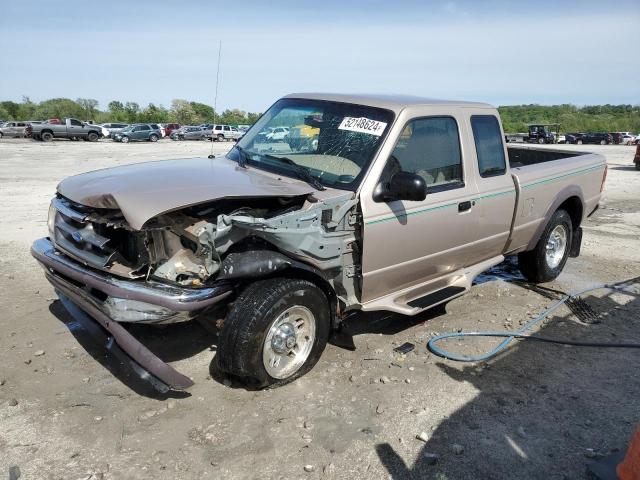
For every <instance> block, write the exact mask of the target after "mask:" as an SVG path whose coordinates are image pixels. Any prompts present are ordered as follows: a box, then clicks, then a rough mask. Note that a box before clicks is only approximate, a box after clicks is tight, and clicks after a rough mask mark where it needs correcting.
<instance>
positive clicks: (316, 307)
mask: <svg viewBox="0 0 640 480" xmlns="http://www.w3.org/2000/svg"><path fill="white" fill-rule="evenodd" d="M329 324H330V315H329V302H328V300H327V297H326V295H325V294H324V292H323V291H322V290H321V289H320V288H318V287H317V286H316V285H315V284H313V283H311V282H309V281H307V280H302V279H292V278H270V279H266V280H260V281H257V282H255V283H253V284H251V285H249V286H248V287H247V288H246V289H245V290H244V291H243V292H242V293H241V294H240V296H239V297H238V298H237V299H236V301H235V302H234V304H233V307H232V308H231V311H230V312H229V315H228V316H227V318H226V319H225V321H224V327H223V329H222V333H221V335H220V342H219V343H218V352H217V354H216V361H217V363H218V366H219V367H220V369H221V370H223V371H225V372H227V373H230V374H232V375H235V376H237V377H241V378H243V379H246V380H249V381H250V382H251V383H252V384H253V385H255V386H258V387H260V388H265V387H275V386H280V385H284V384H286V383H289V382H291V381H293V380H295V379H296V378H299V377H301V376H302V375H304V374H305V373H307V372H309V371H310V370H311V369H312V368H313V367H314V365H315V364H316V363H317V362H318V360H319V359H320V356H321V355H322V352H323V350H324V348H325V346H326V344H327V340H328V338H329V326H330V325H329Z"/></svg>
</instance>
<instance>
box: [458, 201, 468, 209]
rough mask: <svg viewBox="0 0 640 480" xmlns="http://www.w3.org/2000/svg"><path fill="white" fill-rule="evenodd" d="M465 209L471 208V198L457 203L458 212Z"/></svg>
mask: <svg viewBox="0 0 640 480" xmlns="http://www.w3.org/2000/svg"><path fill="white" fill-rule="evenodd" d="M467 210H471V200H467V201H466V202H460V203H459V204H458V212H466V211H467Z"/></svg>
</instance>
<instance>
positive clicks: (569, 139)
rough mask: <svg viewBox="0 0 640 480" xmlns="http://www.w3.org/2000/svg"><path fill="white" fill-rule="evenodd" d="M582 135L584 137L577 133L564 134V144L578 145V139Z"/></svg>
mask: <svg viewBox="0 0 640 480" xmlns="http://www.w3.org/2000/svg"><path fill="white" fill-rule="evenodd" d="M582 135H584V133H577V132H573V133H565V134H564V139H565V143H578V139H579V138H581V137H582Z"/></svg>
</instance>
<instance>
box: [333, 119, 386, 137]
mask: <svg viewBox="0 0 640 480" xmlns="http://www.w3.org/2000/svg"><path fill="white" fill-rule="evenodd" d="M386 126H387V124H386V123H385V122H379V121H377V120H371V119H369V118H366V117H344V119H343V120H342V122H341V123H340V126H339V127H338V130H350V131H352V132H360V133H368V134H369V135H375V136H376V137H379V136H380V135H382V132H384V129H385V127H386Z"/></svg>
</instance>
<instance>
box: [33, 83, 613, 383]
mask: <svg viewBox="0 0 640 480" xmlns="http://www.w3.org/2000/svg"><path fill="white" fill-rule="evenodd" d="M301 125H306V126H308V127H309V128H308V129H307V130H308V131H307V132H306V135H307V136H308V135H313V136H314V137H315V141H314V142H308V143H307V144H306V145H305V148H302V149H300V148H291V147H290V146H289V144H288V143H287V142H282V141H276V140H274V141H273V142H269V141H267V140H266V139H265V138H264V135H260V132H262V131H265V130H266V129H268V128H270V127H280V126H289V127H290V128H294V127H295V128H301V127H300V126H301ZM503 139H504V132H503V130H502V127H501V124H500V117H499V115H498V112H497V110H496V109H495V108H494V107H492V106H490V105H487V104H484V103H468V102H457V101H440V100H432V99H424V98H416V97H405V96H355V95H335V94H294V95H289V96H287V97H284V98H282V99H280V100H279V101H277V102H276V103H275V104H274V105H273V106H272V107H271V108H270V109H269V110H268V111H267V112H266V113H265V114H264V115H263V116H262V117H261V118H260V119H259V120H258V121H257V123H256V124H255V125H254V126H253V127H251V129H250V130H249V131H248V132H247V133H246V135H245V136H244V137H243V138H242V139H241V140H240V141H239V142H238V143H237V145H236V146H234V148H233V149H232V150H231V151H230V152H229V153H228V154H227V155H226V156H224V157H221V158H195V159H182V160H169V161H160V162H149V163H144V164H137V165H129V166H121V167H116V168H112V169H106V170H100V171H96V172H89V173H85V174H82V175H77V176H74V177H71V178H68V179H66V180H64V181H62V182H61V183H60V184H59V186H58V192H57V195H56V197H55V198H54V199H53V201H52V203H51V208H50V211H49V221H48V225H49V237H48V238H42V239H40V240H37V241H36V242H35V243H34V244H33V247H32V254H33V256H34V257H35V258H36V259H37V260H38V261H39V262H40V263H41V264H42V266H43V267H44V269H45V275H46V276H47V278H48V279H49V281H50V282H51V283H52V284H53V285H54V286H55V288H56V290H57V291H58V292H59V294H60V296H61V298H62V299H63V300H64V301H65V302H67V303H69V304H70V305H75V307H73V308H76V309H77V308H78V307H79V308H80V309H81V310H83V311H85V312H87V313H88V314H89V315H90V316H91V317H93V319H94V320H95V321H96V322H98V323H99V324H100V325H101V326H102V327H103V328H104V329H106V330H107V331H108V332H110V334H111V335H112V336H113V338H114V339H115V342H116V343H117V344H118V345H119V346H120V347H121V348H122V349H123V350H124V351H126V352H127V353H128V354H129V355H130V356H131V358H132V359H133V360H134V361H135V362H136V363H137V364H138V366H142V367H143V368H144V369H145V370H147V372H150V373H151V374H152V376H153V378H154V379H155V380H156V381H159V382H160V383H161V384H162V385H164V386H165V388H174V389H183V388H187V387H189V386H190V385H191V384H192V382H191V380H190V379H189V378H187V377H186V376H184V375H182V374H180V373H179V372H177V371H176V370H174V369H173V368H172V367H171V366H169V365H167V364H166V363H164V362H162V361H161V360H160V359H159V358H157V357H156V356H154V355H153V354H152V353H151V352H149V351H148V350H147V349H146V348H145V347H144V346H143V345H142V344H140V343H139V342H138V341H137V340H136V339H135V338H133V337H132V336H131V335H130V334H129V333H128V332H127V331H126V330H125V329H124V328H123V327H122V325H123V324H126V323H147V324H160V323H168V322H176V321H184V320H190V319H193V318H196V317H198V316H200V317H201V318H204V319H210V320H216V321H217V322H216V324H217V325H218V326H220V327H221V333H220V337H219V343H218V349H217V353H216V356H215V359H214V360H215V365H216V366H217V367H216V368H219V369H220V370H222V371H224V372H226V373H227V374H229V375H232V376H234V377H237V378H242V379H245V380H247V381H248V382H250V383H252V384H253V385H255V386H259V387H266V386H276V385H281V384H284V383H287V382H290V381H292V380H294V379H295V378H298V377H299V376H301V375H303V374H304V373H306V372H308V371H309V370H310V369H311V368H312V367H313V366H314V365H315V363H316V362H317V361H318V359H319V358H320V355H321V353H322V351H323V349H324V348H325V345H326V343H327V340H328V338H329V335H330V333H331V332H332V331H335V330H337V329H339V328H340V326H341V324H342V321H343V320H344V319H345V317H346V316H347V315H348V314H349V313H351V312H356V311H375V310H385V311H391V312H398V313H401V314H405V315H417V314H419V313H421V312H423V311H425V310H427V309H429V308H432V307H434V306H436V305H439V304H442V303H445V302H447V301H449V300H451V299H452V298H455V297H458V296H460V295H462V294H464V293H465V292H467V291H469V289H470V288H471V285H472V282H473V279H474V278H475V277H476V276H477V275H478V274H479V273H481V272H483V271H484V270H486V269H488V268H490V267H492V266H494V265H496V264H499V263H500V262H502V261H503V260H504V259H505V257H507V256H511V255H517V256H518V259H519V264H520V269H521V270H522V273H523V274H524V275H525V276H526V277H527V278H528V279H529V280H531V281H533V282H546V281H550V280H552V279H554V278H556V277H557V276H558V275H559V274H560V272H561V271H562V269H563V267H564V265H565V263H566V261H567V258H568V257H570V256H576V255H578V253H579V250H580V241H581V237H582V229H581V225H582V223H583V222H584V221H585V219H586V218H587V217H588V216H589V215H590V214H591V213H592V212H594V211H595V210H596V208H597V207H598V202H599V199H600V194H601V191H602V188H603V184H604V179H605V174H606V164H605V160H604V158H603V157H602V156H601V155H596V154H589V153H579V152H566V151H557V150H552V149H541V148H539V147H538V148H536V147H534V146H524V147H517V148H516V147H509V148H507V147H506V145H505V143H504V140H503ZM470 301H473V300H470Z"/></svg>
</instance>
